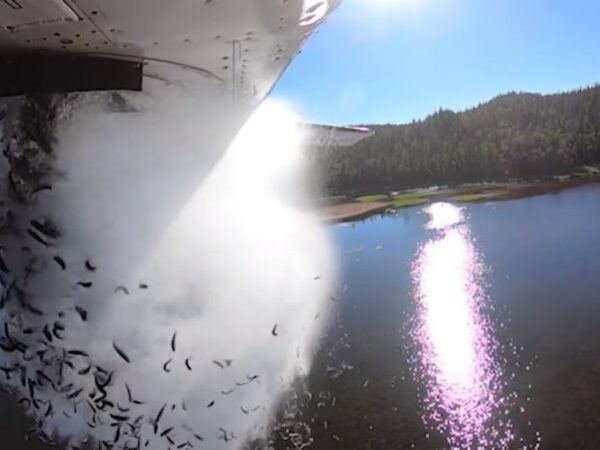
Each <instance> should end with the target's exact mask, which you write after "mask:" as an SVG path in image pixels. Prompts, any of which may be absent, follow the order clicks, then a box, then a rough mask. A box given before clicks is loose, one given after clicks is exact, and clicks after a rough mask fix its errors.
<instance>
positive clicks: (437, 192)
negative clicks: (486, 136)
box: [319, 174, 600, 224]
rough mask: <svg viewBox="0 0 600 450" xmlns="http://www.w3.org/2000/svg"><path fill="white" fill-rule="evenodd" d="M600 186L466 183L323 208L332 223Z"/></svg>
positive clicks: (593, 178)
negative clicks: (435, 205)
mask: <svg viewBox="0 0 600 450" xmlns="http://www.w3.org/2000/svg"><path fill="white" fill-rule="evenodd" d="M596 183H600V175H596V174H594V175H590V176H587V177H579V178H574V177H568V178H565V177H561V178H557V179H553V180H551V181H547V180H544V181H510V182H503V183H481V184H465V185H459V186H454V187H442V188H423V189H408V190H404V191H398V192H393V193H391V194H378V195H369V196H364V197H359V198H357V199H354V200H352V201H344V202H341V203H336V204H331V205H323V206H321V207H320V208H319V210H320V213H321V216H322V218H323V221H324V222H325V223H328V224H335V223H343V222H353V221H357V220H362V219H366V218H368V217H370V216H372V215H375V214H380V213H383V212H394V211H396V210H397V209H402V208H409V207H412V206H419V205H425V204H428V203H432V202H436V201H450V202H455V203H473V202H482V201H502V200H513V199H517V198H525V197H534V196H537V195H545V194H556V193H558V192H561V191H564V190H566V189H572V188H576V187H579V186H584V185H587V184H596Z"/></svg>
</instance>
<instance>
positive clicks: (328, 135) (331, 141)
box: [304, 124, 375, 147]
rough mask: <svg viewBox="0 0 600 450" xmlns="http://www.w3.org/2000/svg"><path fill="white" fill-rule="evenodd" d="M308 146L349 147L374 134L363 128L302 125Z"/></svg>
mask: <svg viewBox="0 0 600 450" xmlns="http://www.w3.org/2000/svg"><path fill="white" fill-rule="evenodd" d="M304 129H305V135H306V138H307V141H308V143H309V144H310V145H312V146H315V147H351V146H353V145H354V144H356V143H358V142H360V141H362V140H363V139H366V138H368V137H370V136H373V135H374V134H375V133H374V132H373V131H372V130H370V129H369V128H367V127H365V126H362V125H360V126H331V125H315V124H307V125H304Z"/></svg>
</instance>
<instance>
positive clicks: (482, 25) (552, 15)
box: [273, 0, 600, 124]
mask: <svg viewBox="0 0 600 450" xmlns="http://www.w3.org/2000/svg"><path fill="white" fill-rule="evenodd" d="M597 81H600V2H599V1H598V0H494V1H492V0H344V1H343V2H342V5H341V6H340V7H339V8H338V9H337V10H336V11H335V12H334V13H333V14H332V15H331V16H330V18H329V20H328V22H327V23H325V24H324V25H323V26H322V27H321V28H320V29H319V30H318V31H317V33H315V34H314V35H313V36H312V37H311V38H310V39H309V40H308V42H307V43H306V45H305V46H304V48H303V51H302V53H301V54H300V55H299V56H298V57H297V58H296V59H295V60H294V61H293V62H292V64H291V65H290V67H289V68H288V70H287V71H286V73H285V74H284V75H283V77H282V78H281V80H280V81H279V83H278V84H277V86H276V87H275V89H274V91H273V97H275V98H278V99H283V100H285V101H288V102H290V103H291V104H292V105H293V106H294V107H295V108H296V110H297V111H298V112H299V113H300V114H301V115H302V116H303V118H304V119H305V120H308V121H313V122H322V123H332V124H358V123H405V122H409V121H411V120H412V119H419V118H423V117H425V116H426V115H428V114H430V113H431V112H433V111H434V110H435V109H437V108H439V107H444V108H451V109H454V110H461V109H464V108H468V107H471V106H474V105H477V104H478V103H480V102H482V101H486V100H489V99H491V98H492V97H494V96H496V95H498V94H501V93H505V92H508V91H513V90H514V91H528V92H542V93H549V92H557V91H564V90H569V89H573V88H576V87H579V86H584V85H589V84H594V83H596V82H597Z"/></svg>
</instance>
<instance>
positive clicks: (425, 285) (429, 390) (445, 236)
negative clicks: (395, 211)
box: [412, 203, 514, 449]
mask: <svg viewBox="0 0 600 450" xmlns="http://www.w3.org/2000/svg"><path fill="white" fill-rule="evenodd" d="M425 211H426V212H427V213H428V214H429V216H430V221H429V223H428V224H427V228H428V229H430V230H434V233H435V235H434V237H433V238H432V239H430V240H429V241H427V242H425V243H424V244H423V245H422V246H421V247H420V249H419V252H418V254H417V257H416V258H415V260H414V262H413V270H412V277H413V284H414V288H415V297H416V301H417V316H416V317H415V321H414V328H413V330H412V334H413V340H414V343H415V345H416V347H417V349H418V356H417V368H416V374H417V378H418V379H419V381H420V382H421V383H422V384H423V385H424V386H425V394H424V396H423V399H422V400H424V402H423V409H424V415H423V420H424V422H425V424H426V425H427V426H428V427H430V428H433V429H437V431H439V432H440V433H442V435H444V436H445V437H446V439H447V440H448V444H449V446H450V448H453V449H465V448H474V449H475V448H476V449H488V448H495V449H506V448H508V447H509V445H510V443H511V442H512V441H513V439H514V433H513V430H512V428H513V426H512V423H511V421H510V419H508V418H505V419H504V420H495V415H496V413H497V411H498V409H499V408H500V407H501V406H505V405H507V404H508V401H509V399H510V395H506V394H505V393H503V390H504V389H503V384H502V370H501V367H500V365H499V364H498V363H497V362H496V360H495V355H496V354H497V347H498V344H497V342H496V341H495V339H494V338H493V335H492V326H491V323H490V321H489V319H488V317H487V315H486V314H485V311H484V309H485V303H486V295H485V289H484V286H483V281H482V280H483V276H482V272H483V263H482V261H481V258H480V256H479V254H478V252H477V249H476V247H475V245H474V242H473V239H472V237H471V235H470V233H469V229H468V226H467V225H466V224H465V222H464V217H463V212H462V210H461V208H459V207H457V206H454V205H451V204H448V203H436V204H434V205H431V206H430V207H429V208H427V209H426V210H425Z"/></svg>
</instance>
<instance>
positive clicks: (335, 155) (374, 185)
mask: <svg viewBox="0 0 600 450" xmlns="http://www.w3.org/2000/svg"><path fill="white" fill-rule="evenodd" d="M371 128H373V129H374V130H375V131H376V134H375V135H374V136H373V137H371V138H369V139H366V140H364V141H362V142H360V143H358V144H357V145H355V146H354V147H351V148H332V149H329V150H324V151H319V152H318V154H319V156H318V158H319V164H322V166H323V167H324V168H325V173H326V176H327V186H328V190H329V192H330V193H332V194H358V193H368V192H383V191H386V190H391V189H401V188H407V187H419V186H428V185H434V184H455V183H464V182H476V181H491V180H505V179H507V178H514V177H534V176H543V175H552V174H559V173H564V172H567V171H570V170H573V169H574V168H575V167H577V166H581V165H584V164H590V163H598V162H600V86H594V87H590V88H586V89H580V90H577V91H572V92H568V93H561V94H555V95H538V94H524V93H509V94H506V95H502V96H499V97H496V98H495V99H493V100H491V101H490V102H488V103H484V104H481V105H479V106H477V107H475V108H472V109H469V110H466V111H464V112H459V113H455V112H452V111H449V110H440V111H438V112H436V113H435V114H433V115H431V116H429V117H427V118H426V119H425V120H422V121H418V122H417V121H415V122H412V123H410V124H406V125H372V126H371Z"/></svg>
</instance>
